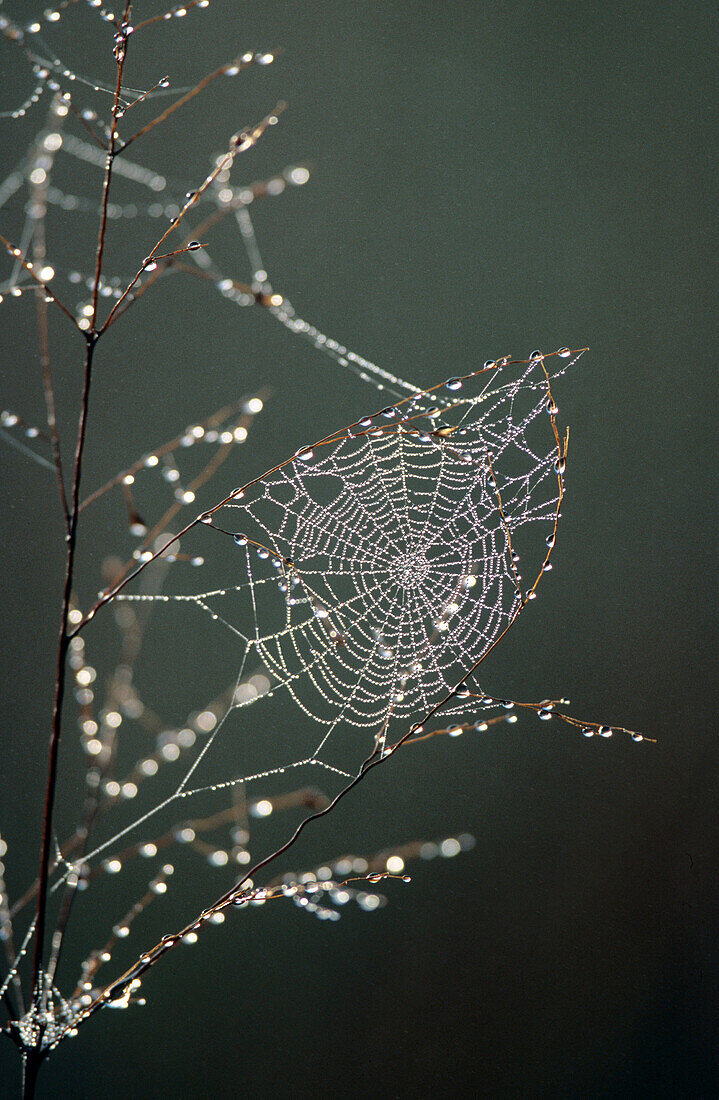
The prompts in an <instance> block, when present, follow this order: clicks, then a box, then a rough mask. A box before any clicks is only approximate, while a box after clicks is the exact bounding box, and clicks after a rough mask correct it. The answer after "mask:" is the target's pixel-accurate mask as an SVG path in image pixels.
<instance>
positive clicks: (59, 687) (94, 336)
mask: <svg viewBox="0 0 719 1100" xmlns="http://www.w3.org/2000/svg"><path fill="white" fill-rule="evenodd" d="M130 7H131V3H130V0H126V3H125V12H124V21H126V20H127V17H128V15H129V12H130ZM125 47H126V39H124V40H123V41H122V42H121V44H120V45H119V46H118V47H116V58H117V84H116V87H115V96H114V100H113V107H112V120H111V128H110V132H111V138H110V149H109V151H108V157H107V166H106V169H105V182H104V188H103V202H102V214H101V219H100V228H99V233H98V244H97V257H96V263H95V278H94V287H93V295H92V318H91V327H90V331H89V332H88V333H85V334H84V335H85V339H86V349H85V369H84V375H83V386H82V396H81V399H80V416H79V421H78V429H77V441H76V445H75V460H74V465H73V475H72V501H71V505H70V521H69V529H68V533H67V539H66V542H67V558H66V563H65V583H64V588H63V596H62V607H61V612H60V637H59V642H58V653H57V670H56V679H55V699H54V704H53V716H52V732H51V735H50V749H49V758H48V774H47V786H46V791H45V806H44V810H43V826H42V840H41V844H40V871H39V874H38V880H39V881H38V893H37V915H36V925H35V951H34V957H33V966H32V991H33V999H34V1002H35V1006H36V1008H37V1009H38V1010H40V1008H41V1005H42V997H43V981H42V976H41V972H42V963H43V952H44V940H45V922H46V917H47V898H48V883H49V867H50V849H51V846H52V835H53V830H52V822H53V809H54V805H55V790H56V787H57V768H58V757H59V750H60V738H61V734H62V707H63V702H64V697H65V684H66V676H67V654H68V650H69V648H70V635H69V633H68V630H67V626H68V615H69V611H70V604H71V599H72V586H73V580H74V567H75V552H76V547H77V524H78V518H79V514H80V479H81V476H82V459H83V452H84V448H85V436H86V431H87V417H88V409H89V401H90V387H91V383H92V365H93V357H94V353H95V348H96V346H97V340H98V333H97V331H96V325H95V321H96V318H97V302H98V293H99V288H100V277H101V274H102V258H103V251H104V246H105V234H106V230H107V204H108V199H109V192H110V182H111V177H112V163H113V159H114V141H115V136H114V135H115V133H116V123H117V112H118V110H119V105H120V95H121V91H122V74H123V69H124V64H125V57H126V48H125ZM73 320H74V319H73Z"/></svg>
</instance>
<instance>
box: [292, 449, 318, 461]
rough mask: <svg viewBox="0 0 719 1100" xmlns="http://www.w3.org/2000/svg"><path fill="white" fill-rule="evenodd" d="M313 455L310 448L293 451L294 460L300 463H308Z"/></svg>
mask: <svg viewBox="0 0 719 1100" xmlns="http://www.w3.org/2000/svg"><path fill="white" fill-rule="evenodd" d="M313 455H314V451H313V450H312V448H311V447H300V448H299V450H298V451H295V458H298V459H299V460H300V462H309V461H310V459H311V458H312V457H313Z"/></svg>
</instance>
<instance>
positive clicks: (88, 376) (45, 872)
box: [32, 336, 97, 1008]
mask: <svg viewBox="0 0 719 1100" xmlns="http://www.w3.org/2000/svg"><path fill="white" fill-rule="evenodd" d="M96 343H97V337H96V336H91V337H88V339H87V347H86V352H85V373H84V379H83V388H82V400H81V406H80V421H79V424H78V434H77V447H76V449H75V464H74V469H73V479H72V480H73V486H72V503H71V506H70V523H69V527H68V533H67V537H66V542H67V557H66V562H65V583H64V587H63V595H62V609H61V612H60V637H59V642H58V648H57V668H56V677H55V700H54V704H53V714H52V731H51V734H50V750H49V759H48V775H47V787H46V791H45V809H44V812H43V826H42V841H41V845H40V874H39V881H38V893H37V923H36V926H35V952H34V959H33V973H32V988H33V996H34V999H35V1004H36V1006H37V1007H38V1008H39V1007H40V1000H41V997H42V982H41V981H40V971H41V969H42V956H43V944H44V938H45V918H46V915H47V893H48V880H49V866H50V847H51V844H52V814H53V806H54V802H55V788H56V785H57V763H58V754H59V748H60V736H61V733H62V705H63V700H64V698H65V682H66V672H67V660H66V658H67V652H68V649H69V646H70V637H69V635H68V630H67V622H68V614H69V611H70V599H71V596H72V586H73V580H74V575H75V550H76V547H77V521H78V516H79V501H80V477H81V474H82V456H83V451H84V449H85V435H86V428H87V412H88V404H89V399H90V383H91V381H92V360H93V356H94V352H95V345H96Z"/></svg>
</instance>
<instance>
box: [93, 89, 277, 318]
mask: <svg viewBox="0 0 719 1100" xmlns="http://www.w3.org/2000/svg"><path fill="white" fill-rule="evenodd" d="M286 107H287V104H286V103H283V102H280V103H278V104H277V106H276V107H275V109H274V110H273V111H272V112H271V113H270V114H269V115H265V117H264V118H263V119H262V120H261V121H260V122H258V123H257V125H256V126H253V127H252V128H251V129H250V130H243V131H241V132H240V133H239V134H237V135H236V136H235V137H234V138H233V139H232V145H231V146H230V148H229V150H228V151H227V153H225V155H224V156H223V157H221V158H220V160H219V161H218V163H217V164H216V165H215V167H214V168H213V170H212V171H211V172H210V174H209V176H207V177H206V178H205V179H204V180H203V182H202V183H201V185H200V186H199V188H198V189H197V191H195V192H193V193H192V194H191V196H190V198H189V199H187V201H186V202H185V205H184V206H183V207H182V209H181V210H180V213H179V214H178V215H177V217H176V218H174V219H173V221H172V222H171V223H170V225H169V226H168V228H167V229H166V230H165V232H164V233H163V234H162V236H161V237H160V239H159V240H158V241H157V243H156V244H155V246H154V248H153V249H152V251H151V252H150V253H149V254H148V255H147V256H146V257H145V259H144V260H143V261H142V264H141V266H140V267H139V269H138V271H137V272H136V274H135V276H134V278H133V279H132V281H131V282H130V283H129V285H128V286H126V287H125V290H124V291H123V292H122V294H121V295H120V297H119V298H118V300H117V301H116V302H115V305H114V306H113V307H112V309H111V310H110V313H109V314H108V317H107V320H106V321H105V323H104V325H103V326H102V328H101V329H100V330H99V331H100V332H101V333H102V332H105V330H106V329H107V328H109V326H110V325H111V324H112V322H113V320H114V318H115V316H116V315H117V311H118V310H119V309H120V307H121V306H122V304H123V302H124V301H125V299H126V298H127V296H128V295H129V294H130V292H131V291H132V288H133V287H134V286H135V285H136V283H137V281H138V279H139V278H140V276H141V275H142V273H143V271H145V270H146V269H147V265H148V263H150V262H151V261H153V260H154V258H155V256H157V255H158V253H159V250H160V249H161V248H162V245H163V244H164V243H165V241H166V240H167V238H168V237H169V235H170V234H171V233H172V232H173V231H174V230H175V229H176V228H177V226H178V225H179V224H180V222H181V221H182V219H183V218H184V217H185V215H186V214H187V212H188V210H190V209H191V208H192V207H193V206H194V205H195V203H196V202H197V201H198V200H199V199H200V197H201V196H202V195H203V194H204V193H205V191H206V190H207V188H208V187H210V186H211V185H212V184H213V183H214V181H215V180H216V179H217V177H218V176H219V175H220V173H221V172H225V171H227V170H228V169H229V168H230V167H231V166H232V163H233V161H234V159H235V157H236V156H237V155H238V153H244V152H245V151H246V150H247V149H249V148H251V147H252V146H253V145H254V144H255V143H256V142H257V141H258V140H259V139H260V137H261V136H262V134H264V132H265V130H266V129H267V127H268V126H270V125H272V124H273V123H274V122H276V121H277V116H278V115H280V114H281V113H282V112H283V111H284V110H285V109H286ZM180 251H182V249H181V250H180ZM93 321H94V318H93Z"/></svg>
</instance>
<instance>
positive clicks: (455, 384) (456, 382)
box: [445, 378, 462, 390]
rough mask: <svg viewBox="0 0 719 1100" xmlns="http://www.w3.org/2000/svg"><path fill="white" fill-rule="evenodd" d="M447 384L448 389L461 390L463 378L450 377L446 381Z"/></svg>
mask: <svg viewBox="0 0 719 1100" xmlns="http://www.w3.org/2000/svg"><path fill="white" fill-rule="evenodd" d="M445 386H446V387H447V389H448V390H461V389H462V379H461V378H448V379H447V381H446V382H445Z"/></svg>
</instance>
